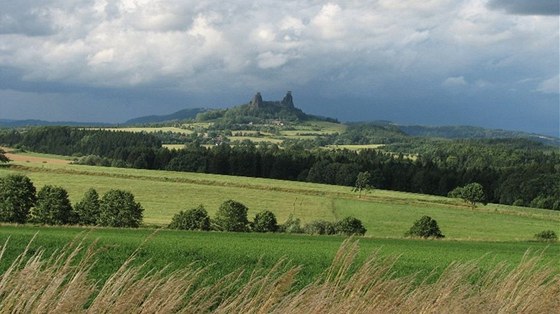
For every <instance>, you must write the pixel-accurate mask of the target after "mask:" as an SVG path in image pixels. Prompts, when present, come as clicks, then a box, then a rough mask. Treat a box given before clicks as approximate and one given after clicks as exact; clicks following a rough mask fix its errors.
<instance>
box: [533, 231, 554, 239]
mask: <svg viewBox="0 0 560 314" xmlns="http://www.w3.org/2000/svg"><path fill="white" fill-rule="evenodd" d="M535 239H537V240H538V241H551V242H553V241H556V240H558V235H556V232H554V231H552V230H544V231H541V232H539V233H537V234H535Z"/></svg>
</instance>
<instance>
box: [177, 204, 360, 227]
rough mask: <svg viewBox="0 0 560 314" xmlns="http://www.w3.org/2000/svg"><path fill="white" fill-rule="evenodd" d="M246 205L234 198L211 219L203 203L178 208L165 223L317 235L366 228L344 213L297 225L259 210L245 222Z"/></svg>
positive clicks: (295, 219) (296, 221) (292, 218)
mask: <svg viewBox="0 0 560 314" xmlns="http://www.w3.org/2000/svg"><path fill="white" fill-rule="evenodd" d="M248 210H249V209H248V208H247V206H245V205H244V204H242V203H240V202H237V201H234V200H227V201H225V202H223V203H222V204H221V205H220V207H219V208H218V211H217V212H216V216H215V217H214V218H210V216H209V215H208V212H207V211H206V209H205V208H204V206H203V205H200V206H198V207H195V208H191V209H189V210H186V211H180V212H179V213H177V214H175V215H174V216H173V218H172V220H171V223H170V224H169V226H168V228H170V229H180V230H199V231H211V230H214V231H229V232H283V233H307V234H320V235H333V234H343V235H364V234H365V233H366V231H367V229H366V228H365V227H364V226H363V224H362V221H361V220H359V219H357V218H354V217H351V216H348V217H345V218H344V219H341V220H339V221H335V222H331V221H326V220H314V221H311V222H309V223H307V224H305V225H303V226H302V225H301V220H300V219H298V218H295V217H293V216H291V215H290V217H289V218H288V219H287V220H286V222H285V223H284V224H278V221H277V219H276V216H275V215H274V213H273V212H271V211H269V210H263V211H261V212H259V213H257V214H256V215H255V218H254V219H253V221H249V219H248V216H247V212H248Z"/></svg>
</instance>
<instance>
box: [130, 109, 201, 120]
mask: <svg viewBox="0 0 560 314" xmlns="http://www.w3.org/2000/svg"><path fill="white" fill-rule="evenodd" d="M205 111H208V109H204V108H188V109H183V110H179V111H177V112H174V113H171V114H167V115H161V116H160V115H151V116H143V117H138V118H134V119H130V120H128V121H126V122H125V123H124V124H149V123H159V122H168V121H178V120H188V119H194V118H195V117H196V115H197V114H199V113H201V112H205Z"/></svg>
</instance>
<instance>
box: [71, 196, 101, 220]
mask: <svg viewBox="0 0 560 314" xmlns="http://www.w3.org/2000/svg"><path fill="white" fill-rule="evenodd" d="M99 206H100V204H99V194H97V191H96V190H95V189H93V188H92V189H89V190H87V191H86V193H85V194H84V198H82V200H81V201H79V202H78V203H77V204H76V206H74V210H75V211H76V214H77V216H78V223H79V224H82V225H95V224H97V221H98V220H99V215H100V207H99Z"/></svg>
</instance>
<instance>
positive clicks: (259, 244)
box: [0, 225, 560, 285]
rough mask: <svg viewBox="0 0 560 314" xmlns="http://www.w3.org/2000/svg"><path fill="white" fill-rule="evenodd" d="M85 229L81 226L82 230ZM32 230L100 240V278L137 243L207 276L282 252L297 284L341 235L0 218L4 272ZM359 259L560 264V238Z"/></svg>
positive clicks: (400, 266)
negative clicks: (42, 223)
mask: <svg viewBox="0 0 560 314" xmlns="http://www.w3.org/2000/svg"><path fill="white" fill-rule="evenodd" d="M84 231H86V233H84ZM35 234H36V238H35V239H34V240H33V242H32V244H31V245H30V252H29V254H32V253H34V252H35V251H36V250H37V249H39V248H44V249H46V251H47V253H50V252H54V251H55V250H57V249H60V248H61V247H62V246H63V245H64V244H66V243H68V242H70V241H71V240H72V239H73V238H74V237H76V236H77V235H82V236H85V237H86V243H91V242H92V241H93V240H97V241H98V243H97V246H98V247H100V248H101V249H102V254H100V255H99V256H98V257H97V259H98V261H97V263H96V265H95V266H94V269H93V271H92V275H93V277H95V278H96V279H99V280H105V279H107V277H108V276H109V275H110V274H111V273H113V272H114V271H115V270H116V269H117V268H118V267H119V266H120V264H122V263H123V262H124V261H125V260H126V259H127V258H128V257H129V256H130V255H131V254H132V253H133V252H134V251H135V250H137V249H138V248H140V249H139V251H138V254H137V257H136V260H135V264H137V265H139V264H143V263H147V267H148V268H155V269H163V268H164V267H165V266H168V265H169V266H170V270H172V269H177V268H181V267H185V266H187V265H190V264H192V263H194V264H195V265H196V266H200V267H203V266H210V267H209V269H208V276H209V278H211V279H212V280H216V279H219V278H221V277H222V276H224V275H225V274H228V273H230V272H232V271H234V270H237V269H238V268H240V267H243V268H244V269H245V270H246V271H248V272H249V271H251V270H252V269H254V268H255V267H257V265H260V266H264V267H265V268H270V267H272V266H273V265H274V264H275V263H276V262H277V261H278V260H279V259H280V258H283V257H287V258H288V259H289V260H291V261H292V265H302V266H303V269H302V272H301V274H300V277H298V281H299V284H300V285H304V284H307V283H309V282H311V281H312V280H313V278H315V277H316V276H317V275H318V274H319V273H321V272H322V271H324V270H325V269H326V268H327V267H328V266H329V265H330V263H331V261H332V259H333V257H334V255H335V253H336V251H337V249H338V248H339V246H340V245H341V243H342V241H343V240H344V238H343V237H338V236H330V237H328V236H307V235H286V234H254V233H253V234H247V233H220V232H187V231H173V230H159V231H157V232H156V233H154V230H150V229H137V230H134V229H110V228H108V229H103V228H92V229H89V230H88V229H85V228H78V227H66V228H65V227H34V226H13V225H3V226H2V227H1V228H0V243H4V242H5V241H6V240H7V239H8V238H9V242H8V246H7V250H6V252H5V254H4V257H3V259H2V260H1V263H0V272H3V271H4V270H5V269H6V268H7V266H8V265H9V262H11V261H12V260H13V259H14V258H15V257H16V256H17V255H18V254H19V253H21V252H22V251H23V248H24V247H25V246H26V245H27V244H28V243H29V241H30V240H31V238H32V237H33V236H34V235H35ZM359 243H360V248H361V250H360V255H359V259H360V260H363V259H365V258H366V257H367V256H369V255H370V254H371V253H372V252H374V251H379V253H380V255H381V256H400V257H399V259H398V261H397V262H396V264H395V267H394V272H395V275H397V276H398V277H401V276H404V275H411V274H414V273H417V272H421V273H422V274H423V276H424V277H425V276H426V275H428V274H429V273H430V272H431V271H433V270H436V273H441V271H442V270H443V269H444V268H445V267H447V266H448V265H449V264H450V263H451V262H453V261H463V262H465V261H472V260H478V259H480V262H479V265H480V266H481V267H482V268H489V267H492V266H494V265H496V264H497V263H499V262H504V261H505V262H507V263H508V265H510V266H513V265H515V264H516V263H518V262H519V261H521V259H522V257H523V255H524V254H525V252H526V251H528V250H530V251H531V252H532V254H533V255H536V254H540V255H542V258H543V262H544V263H550V264H551V265H552V267H553V268H554V269H555V270H556V271H560V263H558V256H560V245H559V244H553V245H549V244H546V243H539V242H485V241H439V240H408V239H372V238H363V239H360V240H359Z"/></svg>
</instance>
